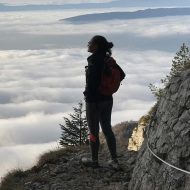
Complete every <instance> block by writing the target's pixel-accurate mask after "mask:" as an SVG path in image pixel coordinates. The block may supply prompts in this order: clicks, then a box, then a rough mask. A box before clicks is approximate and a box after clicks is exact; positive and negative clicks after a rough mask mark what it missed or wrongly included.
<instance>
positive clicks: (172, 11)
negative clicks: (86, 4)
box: [61, 8, 190, 24]
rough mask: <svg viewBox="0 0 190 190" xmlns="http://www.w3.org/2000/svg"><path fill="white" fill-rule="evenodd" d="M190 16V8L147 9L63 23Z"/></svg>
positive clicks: (78, 17) (81, 16) (75, 17)
mask: <svg viewBox="0 0 190 190" xmlns="http://www.w3.org/2000/svg"><path fill="white" fill-rule="evenodd" d="M185 15H190V8H157V9H145V10H138V11H134V12H108V13H94V14H85V15H79V16H74V17H69V18H66V19H61V21H68V22H72V23H80V24H81V23H89V22H99V21H107V20H113V19H119V20H126V19H140V18H153V17H166V16H185Z"/></svg>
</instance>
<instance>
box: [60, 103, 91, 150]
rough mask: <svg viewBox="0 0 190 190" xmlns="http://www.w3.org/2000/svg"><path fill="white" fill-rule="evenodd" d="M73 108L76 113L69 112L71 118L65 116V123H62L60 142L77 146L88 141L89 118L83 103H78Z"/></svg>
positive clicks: (63, 144)
mask: <svg viewBox="0 0 190 190" xmlns="http://www.w3.org/2000/svg"><path fill="white" fill-rule="evenodd" d="M73 109H74V113H73V114H69V116H70V118H67V117H64V120H65V125H62V124H60V126H61V129H62V134H61V139H60V141H59V143H60V145H62V146H77V145H82V144H86V143H87V142H88V128H87V120H86V114H84V110H83V103H82V102H80V103H78V107H73ZM83 115H84V116H83Z"/></svg>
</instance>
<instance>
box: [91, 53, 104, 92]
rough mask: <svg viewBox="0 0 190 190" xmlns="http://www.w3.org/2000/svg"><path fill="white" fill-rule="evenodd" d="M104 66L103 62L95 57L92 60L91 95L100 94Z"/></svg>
mask: <svg viewBox="0 0 190 190" xmlns="http://www.w3.org/2000/svg"><path fill="white" fill-rule="evenodd" d="M102 64H103V63H102V60H101V59H99V58H97V57H95V58H93V59H92V60H91V64H90V66H89V68H88V69H89V73H88V88H89V90H90V93H92V94H94V95H95V94H97V93H98V88H99V86H100V83H101V75H102Z"/></svg>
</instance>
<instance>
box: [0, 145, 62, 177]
mask: <svg viewBox="0 0 190 190" xmlns="http://www.w3.org/2000/svg"><path fill="white" fill-rule="evenodd" d="M57 147H58V145H57V142H50V143H44V144H28V145H17V146H4V147H1V148H0V166H1V170H0V176H4V175H5V174H6V173H8V172H9V171H11V170H14V169H24V170H25V169H28V168H30V167H32V166H33V165H34V164H35V163H36V162H37V160H38V158H39V155H42V154H43V153H44V152H47V151H49V150H54V149H56V148H57ZM0 181H1V179H0Z"/></svg>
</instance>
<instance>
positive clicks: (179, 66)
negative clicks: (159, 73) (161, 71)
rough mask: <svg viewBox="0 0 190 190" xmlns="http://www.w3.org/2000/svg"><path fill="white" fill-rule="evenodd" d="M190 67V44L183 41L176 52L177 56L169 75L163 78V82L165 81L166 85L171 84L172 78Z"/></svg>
mask: <svg viewBox="0 0 190 190" xmlns="http://www.w3.org/2000/svg"><path fill="white" fill-rule="evenodd" d="M189 67H190V52H189V48H188V46H186V45H185V43H183V45H182V46H181V48H180V50H179V52H177V53H176V56H175V57H174V59H173V60H172V68H171V70H170V73H169V75H166V78H165V79H161V82H162V83H164V85H165V86H167V84H169V82H170V81H171V78H172V77H173V76H176V75H178V74H180V73H181V72H182V71H184V70H185V69H187V68H189Z"/></svg>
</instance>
